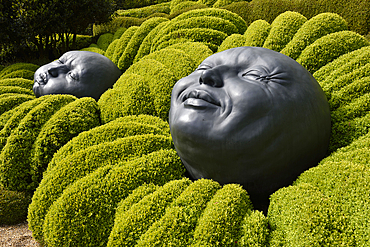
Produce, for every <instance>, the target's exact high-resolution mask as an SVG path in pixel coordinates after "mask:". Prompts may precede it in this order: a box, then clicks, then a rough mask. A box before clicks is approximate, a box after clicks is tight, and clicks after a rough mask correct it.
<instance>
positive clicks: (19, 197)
mask: <svg viewBox="0 0 370 247" xmlns="http://www.w3.org/2000/svg"><path fill="white" fill-rule="evenodd" d="M30 203H31V197H30V196H28V195H26V194H25V193H24V192H17V191H10V190H6V189H4V188H2V187H0V226H1V225H14V224H17V223H21V222H24V221H25V220H26V218H27V208H28V205H29V204H30Z"/></svg>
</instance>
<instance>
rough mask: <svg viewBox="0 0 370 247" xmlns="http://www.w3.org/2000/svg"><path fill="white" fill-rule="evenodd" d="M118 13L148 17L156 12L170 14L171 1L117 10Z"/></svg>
mask: <svg viewBox="0 0 370 247" xmlns="http://www.w3.org/2000/svg"><path fill="white" fill-rule="evenodd" d="M116 13H117V15H119V16H127V17H136V18H146V17H149V16H150V15H152V14H156V13H165V14H169V13H170V2H165V3H160V4H155V5H150V6H146V7H142V8H135V9H126V10H117V11H116Z"/></svg>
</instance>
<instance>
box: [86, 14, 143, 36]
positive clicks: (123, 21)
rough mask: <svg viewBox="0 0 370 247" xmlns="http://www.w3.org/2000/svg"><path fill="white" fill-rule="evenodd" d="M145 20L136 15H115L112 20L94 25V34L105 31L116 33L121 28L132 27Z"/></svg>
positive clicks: (100, 33)
mask: <svg viewBox="0 0 370 247" xmlns="http://www.w3.org/2000/svg"><path fill="white" fill-rule="evenodd" d="M144 21H145V19H144V18H136V17H119V16H118V17H115V18H113V19H112V20H111V21H109V22H106V23H103V24H100V25H94V26H93V36H95V37H97V36H99V35H102V34H104V33H115V32H116V31H117V30H118V29H120V28H123V27H125V28H127V29H128V28H130V27H132V26H140V25H141V23H143V22H144Z"/></svg>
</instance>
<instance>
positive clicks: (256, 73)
mask: <svg viewBox="0 0 370 247" xmlns="http://www.w3.org/2000/svg"><path fill="white" fill-rule="evenodd" d="M261 75H262V73H261V72H260V71H257V70H249V71H247V72H245V73H243V74H242V76H243V77H245V76H253V77H261Z"/></svg>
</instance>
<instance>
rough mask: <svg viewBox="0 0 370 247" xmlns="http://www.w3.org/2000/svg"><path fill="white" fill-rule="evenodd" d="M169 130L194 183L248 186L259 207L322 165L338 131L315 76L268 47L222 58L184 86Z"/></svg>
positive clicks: (175, 96)
mask: <svg viewBox="0 0 370 247" xmlns="http://www.w3.org/2000/svg"><path fill="white" fill-rule="evenodd" d="M169 123H170V128H171V135H172V138H173V141H174V144H175V147H176V150H177V152H178V154H179V155H180V157H181V160H182V162H183V164H184V165H185V167H186V169H187V171H188V172H189V174H190V176H191V177H192V178H193V179H199V178H210V179H213V180H216V181H218V182H220V183H221V184H226V183H239V184H242V185H243V187H244V188H245V189H246V190H247V191H248V193H249V194H250V196H251V199H252V201H253V202H254V204H255V205H261V204H262V205H264V204H266V203H268V198H269V195H270V194H272V193H273V192H274V191H276V190H277V189H279V188H281V187H283V186H287V185H289V184H291V183H292V182H293V181H294V180H295V179H296V178H297V176H298V175H299V174H300V173H302V172H303V171H305V170H306V169H308V168H309V167H312V166H315V165H317V163H318V162H319V161H320V160H321V159H322V158H323V157H324V156H325V154H326V151H327V148H328V144H329V137H330V130H331V127H330V111H329V106H328V102H327V99H326V97H325V95H324V93H323V91H322V89H321V87H320V86H319V84H318V83H317V81H316V80H315V79H314V78H313V77H312V75H311V74H310V73H309V72H308V71H307V70H306V69H305V68H303V67H302V66H301V65H300V64H298V63H297V62H296V61H295V60H293V59H291V58H289V57H287V56H285V55H283V54H281V53H278V52H275V51H272V50H269V49H265V48H260V47H238V48H233V49H230V50H226V51H223V52H220V53H216V54H214V55H212V56H210V57H208V58H206V59H205V60H204V61H203V62H202V64H201V65H200V66H199V67H198V68H197V69H196V70H195V71H194V72H193V73H191V74H190V75H189V76H187V77H185V78H182V79H181V80H179V81H178V82H177V83H176V85H175V86H174V88H173V91H172V98H171V109H170V115H169ZM257 207H258V206H257Z"/></svg>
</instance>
